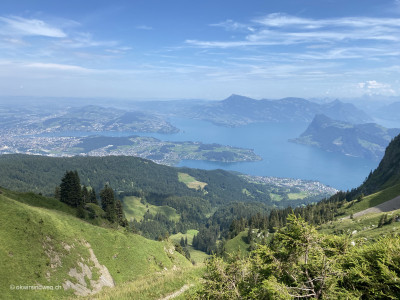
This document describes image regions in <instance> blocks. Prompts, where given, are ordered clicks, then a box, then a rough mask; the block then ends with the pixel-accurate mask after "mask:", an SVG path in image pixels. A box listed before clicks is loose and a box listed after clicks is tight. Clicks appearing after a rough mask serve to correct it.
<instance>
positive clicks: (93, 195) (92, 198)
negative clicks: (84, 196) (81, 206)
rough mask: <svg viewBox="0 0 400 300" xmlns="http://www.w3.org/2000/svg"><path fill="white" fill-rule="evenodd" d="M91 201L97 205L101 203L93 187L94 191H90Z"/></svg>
mask: <svg viewBox="0 0 400 300" xmlns="http://www.w3.org/2000/svg"><path fill="white" fill-rule="evenodd" d="M89 202H90V203H94V204H96V205H99V202H97V195H96V192H95V190H94V189H93V188H92V191H91V192H90V195H89Z"/></svg>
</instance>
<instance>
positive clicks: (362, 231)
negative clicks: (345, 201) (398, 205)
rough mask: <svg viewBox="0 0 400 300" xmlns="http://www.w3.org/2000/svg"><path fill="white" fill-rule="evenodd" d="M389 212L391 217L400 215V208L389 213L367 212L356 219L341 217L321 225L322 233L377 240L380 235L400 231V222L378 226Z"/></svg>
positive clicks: (353, 238)
mask: <svg viewBox="0 0 400 300" xmlns="http://www.w3.org/2000/svg"><path fill="white" fill-rule="evenodd" d="M384 214H387V215H388V218H389V219H390V218H391V217H392V216H397V215H400V210H395V211H392V212H387V213H375V214H367V215H364V216H362V217H359V218H354V219H340V220H337V221H334V222H330V223H328V224H324V225H322V226H321V227H320V231H321V232H322V233H329V234H345V235H348V236H349V237H350V238H351V239H352V240H356V239H364V240H365V241H367V240H368V241H376V240H377V239H379V238H380V237H382V236H383V235H386V234H390V233H392V232H397V233H400V222H393V223H392V224H388V225H384V226H383V227H381V228H378V223H379V219H380V218H381V216H382V215H384Z"/></svg>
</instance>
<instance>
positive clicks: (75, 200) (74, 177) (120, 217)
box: [54, 170, 128, 227]
mask: <svg viewBox="0 0 400 300" xmlns="http://www.w3.org/2000/svg"><path fill="white" fill-rule="evenodd" d="M54 196H55V198H57V199H59V200H60V201H61V202H64V203H65V204H67V205H69V206H72V207H75V208H77V211H76V214H77V216H78V217H79V218H82V219H84V218H85V217H86V215H89V217H90V218H96V217H99V216H98V215H96V212H95V209H93V207H92V206H90V205H89V204H94V205H96V206H98V205H99V203H98V199H97V195H96V192H95V190H94V189H93V188H88V187H86V186H85V185H84V186H81V181H80V178H79V174H78V171H76V170H75V171H66V172H65V174H64V176H63V178H62V179H61V184H60V186H58V187H56V189H55V195H54ZM100 200H101V207H102V209H103V211H104V218H105V219H107V220H108V221H110V222H111V223H118V224H119V225H120V226H124V227H126V226H128V222H127V220H126V218H125V215H124V212H123V209H122V203H121V201H120V200H118V199H117V200H116V199H115V197H114V190H113V189H112V188H111V187H109V186H108V185H105V186H104V188H103V189H102V190H101V191H100Z"/></svg>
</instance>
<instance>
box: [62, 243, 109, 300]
mask: <svg viewBox="0 0 400 300" xmlns="http://www.w3.org/2000/svg"><path fill="white" fill-rule="evenodd" d="M84 245H85V246H86V247H87V248H88V250H89V253H90V261H91V262H93V263H94V267H89V266H88V265H86V264H84V263H82V262H78V263H77V264H78V266H79V267H80V268H81V269H82V272H79V271H78V270H77V268H72V269H70V270H69V272H68V275H69V276H71V277H73V278H75V279H76V281H77V283H73V282H71V281H70V280H66V281H65V282H64V283H63V288H64V290H67V289H73V290H74V291H75V292H74V293H75V295H77V296H87V295H93V294H96V293H98V292H99V291H100V290H101V289H102V288H103V287H104V286H109V287H114V286H115V283H114V280H113V278H112V277H111V274H110V272H109V271H108V269H107V267H106V266H103V265H101V264H100V263H99V261H98V260H97V257H96V255H95V254H94V252H93V249H92V247H91V246H90V244H89V243H87V242H86V243H85V244H84ZM94 269H97V270H96V271H97V272H99V273H100V277H99V279H98V280H94V279H93V271H94ZM85 277H86V278H87V279H85Z"/></svg>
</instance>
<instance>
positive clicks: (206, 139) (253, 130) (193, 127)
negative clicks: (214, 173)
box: [50, 118, 379, 190]
mask: <svg viewBox="0 0 400 300" xmlns="http://www.w3.org/2000/svg"><path fill="white" fill-rule="evenodd" d="M169 121H170V122H171V123H172V124H173V125H174V126H176V127H177V128H179V129H180V132H178V133H175V134H157V133H132V132H93V133H88V132H84V133H77V132H73V133H72V132H71V133H67V132H63V133H60V134H57V135H60V136H66V135H68V136H87V135H91V134H93V135H106V136H127V135H141V136H152V137H155V138H158V139H160V140H164V141H198V142H203V143H219V144H223V145H230V146H235V147H243V148H250V149H253V150H254V152H255V153H256V154H258V155H260V156H261V157H262V158H263V160H262V161H257V162H239V163H221V162H209V161H196V160H184V161H182V162H180V163H179V164H178V165H177V166H179V167H182V166H185V167H190V168H199V169H207V170H211V169H225V170H232V171H239V172H242V173H245V174H250V175H258V176H274V177H289V178H300V179H307V180H318V181H320V182H322V183H324V184H326V185H330V186H332V187H335V188H337V189H342V190H347V189H351V188H355V187H357V186H359V185H360V184H361V183H362V182H363V181H364V179H365V178H366V177H367V176H368V174H369V172H370V171H371V170H373V169H375V168H376V167H377V166H378V163H379V162H378V161H370V160H366V159H362V158H356V157H349V156H345V155H341V154H338V153H329V152H325V151H322V150H320V149H318V148H315V147H310V146H305V145H298V144H295V143H291V142H289V141H288V140H289V139H291V138H295V137H298V136H299V135H300V134H301V133H302V132H303V131H304V130H305V129H306V128H307V126H308V124H307V123H257V124H249V125H246V126H241V127H236V128H229V127H222V126H216V125H214V124H211V123H209V122H205V121H200V120H188V119H178V118H176V119H175V118H174V119H171V120H169ZM50 135H55V134H54V133H52V134H50Z"/></svg>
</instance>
